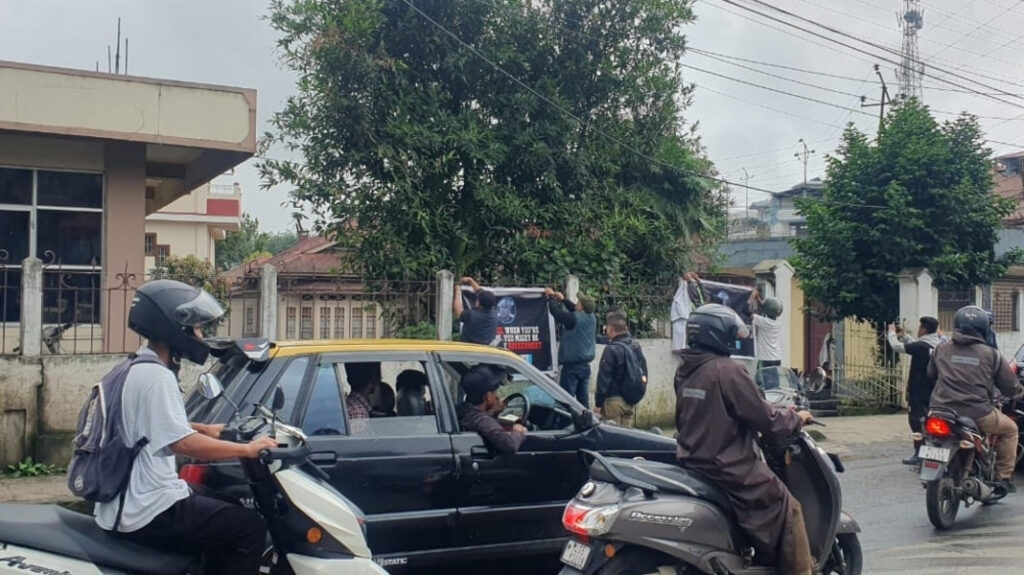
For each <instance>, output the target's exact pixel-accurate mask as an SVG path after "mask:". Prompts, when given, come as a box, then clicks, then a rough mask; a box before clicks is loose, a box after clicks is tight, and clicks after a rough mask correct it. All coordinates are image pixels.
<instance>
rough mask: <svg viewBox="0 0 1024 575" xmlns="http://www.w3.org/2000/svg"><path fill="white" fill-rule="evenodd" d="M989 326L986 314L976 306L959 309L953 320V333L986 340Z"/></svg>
mask: <svg viewBox="0 0 1024 575" xmlns="http://www.w3.org/2000/svg"><path fill="white" fill-rule="evenodd" d="M990 325H991V324H990V323H989V319H988V312H986V311H985V310H983V309H981V308H980V307H978V306H976V305H969V306H967V307H962V308H960V309H959V310H958V311H957V312H956V317H955V318H954V319H953V331H955V332H959V333H961V334H963V335H967V336H971V337H979V338H981V339H987V338H988V332H989V329H991V328H990V327H989V326H990Z"/></svg>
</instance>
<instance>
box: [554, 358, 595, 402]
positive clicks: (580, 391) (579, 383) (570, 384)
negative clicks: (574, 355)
mask: <svg viewBox="0 0 1024 575" xmlns="http://www.w3.org/2000/svg"><path fill="white" fill-rule="evenodd" d="M559 384H560V385H561V386H562V389H564V390H566V391H568V392H569V395H572V396H573V397H575V398H576V400H577V401H579V402H580V403H582V404H583V407H586V408H587V409H589V408H590V364H589V363H567V364H565V365H563V366H562V372H561V373H560V374H559Z"/></svg>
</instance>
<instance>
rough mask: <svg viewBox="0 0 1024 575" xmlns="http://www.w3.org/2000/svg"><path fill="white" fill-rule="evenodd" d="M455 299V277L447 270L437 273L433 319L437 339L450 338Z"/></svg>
mask: <svg viewBox="0 0 1024 575" xmlns="http://www.w3.org/2000/svg"><path fill="white" fill-rule="evenodd" d="M454 297H455V276H454V275H453V274H452V272H450V271H448V270H441V271H439V272H437V302H436V305H435V306H434V318H435V320H436V321H437V339H439V340H441V341H448V340H449V339H451V338H452V300H453V298H454Z"/></svg>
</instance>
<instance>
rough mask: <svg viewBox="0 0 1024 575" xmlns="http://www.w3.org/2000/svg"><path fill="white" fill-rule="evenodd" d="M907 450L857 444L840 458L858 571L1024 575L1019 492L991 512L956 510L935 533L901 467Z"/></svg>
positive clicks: (920, 493) (904, 444) (912, 477)
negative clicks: (948, 524)
mask: <svg viewBox="0 0 1024 575" xmlns="http://www.w3.org/2000/svg"><path fill="white" fill-rule="evenodd" d="M826 443H827V442H826ZM823 445H824V444H823ZM909 449H910V446H909V442H908V441H905V440H904V441H893V440H890V441H885V442H876V443H868V444H862V445H858V446H856V447H853V448H852V449H851V450H850V452H849V453H848V454H847V455H846V457H845V463H846V467H847V471H846V473H845V474H844V475H843V476H842V478H841V481H842V486H843V498H844V507H845V508H846V510H847V512H849V513H850V514H851V515H853V516H854V517H855V518H856V519H857V521H858V522H859V523H860V525H861V528H862V529H863V533H862V534H861V545H862V547H863V549H864V554H865V570H864V573H870V574H873V575H884V574H890V573H892V574H897V573H898V574H900V575H917V574H922V575H924V574H927V575H938V574H949V575H953V574H956V575H981V574H990V573H996V572H1002V573H1024V545H1022V543H1024V490H1022V491H1021V492H1020V493H1018V494H1016V495H1011V496H1009V497H1008V498H1007V499H1006V500H1004V502H1001V503H999V504H997V505H993V506H991V507H981V506H980V505H974V506H972V507H971V508H969V509H966V510H965V509H963V508H961V510H960V515H959V516H958V517H957V520H956V524H955V525H954V526H953V528H952V529H951V530H949V531H946V532H938V531H936V530H935V529H934V528H933V527H932V524H931V523H930V522H929V521H928V514H927V512H926V511H925V501H924V489H922V488H921V484H920V483H919V482H918V481H917V476H916V474H915V473H914V471H913V470H911V468H909V467H906V466H904V465H901V464H900V460H901V459H902V458H904V457H906V456H907V455H908V451H909ZM1018 484H1024V478H1022V477H1018Z"/></svg>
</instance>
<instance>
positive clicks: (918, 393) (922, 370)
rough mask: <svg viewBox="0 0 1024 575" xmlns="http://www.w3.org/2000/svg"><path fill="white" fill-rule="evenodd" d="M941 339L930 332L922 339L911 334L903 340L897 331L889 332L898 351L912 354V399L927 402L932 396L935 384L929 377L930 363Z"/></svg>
mask: <svg viewBox="0 0 1024 575" xmlns="http://www.w3.org/2000/svg"><path fill="white" fill-rule="evenodd" d="M939 343H941V340H940V339H939V336H938V334H934V333H930V334H928V335H926V336H924V337H922V338H921V339H914V338H912V337H910V336H909V335H907V336H903V339H902V340H901V339H900V338H899V337H897V336H896V333H895V332H889V346H890V347H892V350H893V351H895V352H896V353H905V354H907V355H909V356H910V375H909V376H908V377H907V397H908V399H910V400H911V401H915V402H918V403H924V404H927V403H928V401H929V400H930V399H931V396H932V389H933V388H934V385H933V384H932V382H931V380H929V379H928V364H929V363H930V362H931V359H932V353H933V352H934V351H935V348H936V347H938V346H939Z"/></svg>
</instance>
